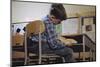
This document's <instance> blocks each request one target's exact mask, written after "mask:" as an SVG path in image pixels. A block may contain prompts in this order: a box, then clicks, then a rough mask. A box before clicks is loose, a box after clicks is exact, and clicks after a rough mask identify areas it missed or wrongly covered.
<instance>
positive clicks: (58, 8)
mask: <svg viewBox="0 0 100 67" xmlns="http://www.w3.org/2000/svg"><path fill="white" fill-rule="evenodd" d="M50 15H54V16H55V17H56V18H57V19H60V20H66V19H67V16H66V11H65V8H64V7H63V5H62V4H57V3H54V4H52V6H51V10H50Z"/></svg>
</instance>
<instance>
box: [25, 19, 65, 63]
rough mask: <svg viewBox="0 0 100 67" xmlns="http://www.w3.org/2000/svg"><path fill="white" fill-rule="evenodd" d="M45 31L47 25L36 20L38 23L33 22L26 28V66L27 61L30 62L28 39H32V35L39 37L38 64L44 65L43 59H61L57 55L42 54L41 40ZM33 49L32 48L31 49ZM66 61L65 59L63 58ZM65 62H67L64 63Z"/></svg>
mask: <svg viewBox="0 0 100 67" xmlns="http://www.w3.org/2000/svg"><path fill="white" fill-rule="evenodd" d="M44 31H45V25H44V23H43V22H42V21H40V20H36V21H32V22H30V23H29V24H28V25H27V26H26V33H25V53H26V54H25V58H26V60H25V65H27V63H28V62H27V61H28V55H27V54H28V50H27V45H28V44H27V37H30V35H31V34H32V35H38V36H39V42H38V44H39V56H38V57H39V59H38V60H39V61H38V64H42V58H45V57H46V58H50V57H60V56H57V55H55V54H42V39H41V33H43V32H44ZM31 49H32V48H31ZM63 61H64V58H63ZM64 62H65V61H64Z"/></svg>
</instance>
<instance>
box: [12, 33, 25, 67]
mask: <svg viewBox="0 0 100 67" xmlns="http://www.w3.org/2000/svg"><path fill="white" fill-rule="evenodd" d="M23 42H24V37H23V35H20V34H15V35H13V36H12V63H13V64H14V63H15V65H16V64H18V63H19V62H23V63H24V59H25V53H24V45H23ZM17 62H18V63H17ZM13 64H12V65H13Z"/></svg>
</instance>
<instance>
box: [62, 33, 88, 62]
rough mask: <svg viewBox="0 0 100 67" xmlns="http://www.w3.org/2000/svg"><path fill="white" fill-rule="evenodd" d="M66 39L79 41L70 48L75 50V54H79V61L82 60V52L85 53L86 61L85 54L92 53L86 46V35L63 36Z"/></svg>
mask: <svg viewBox="0 0 100 67" xmlns="http://www.w3.org/2000/svg"><path fill="white" fill-rule="evenodd" d="M62 37H64V38H67V39H68V38H69V39H74V40H76V41H77V43H76V44H73V45H72V46H69V47H70V48H72V49H73V51H74V52H79V59H80V52H83V58H82V60H83V61H85V60H86V58H85V52H87V51H90V48H89V47H87V46H86V42H85V36H84V34H75V35H62Z"/></svg>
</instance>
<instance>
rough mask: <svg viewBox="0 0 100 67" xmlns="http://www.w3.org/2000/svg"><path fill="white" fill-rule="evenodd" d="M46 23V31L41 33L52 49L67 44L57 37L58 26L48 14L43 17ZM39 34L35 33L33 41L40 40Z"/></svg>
mask: <svg viewBox="0 0 100 67" xmlns="http://www.w3.org/2000/svg"><path fill="white" fill-rule="evenodd" d="M43 22H44V24H45V32H44V33H42V34H41V37H42V40H43V41H46V42H47V43H48V45H49V46H50V48H51V49H61V48H64V47H65V46H64V45H63V43H62V42H61V41H60V40H58V39H57V33H56V30H55V29H56V28H55V25H54V24H53V22H52V21H51V20H50V18H49V17H48V16H46V17H45V18H44V19H43ZM38 40H39V36H36V35H34V36H33V37H32V41H38Z"/></svg>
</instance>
